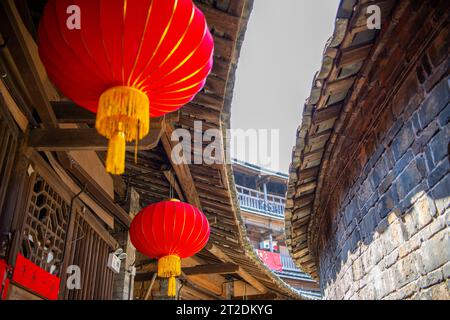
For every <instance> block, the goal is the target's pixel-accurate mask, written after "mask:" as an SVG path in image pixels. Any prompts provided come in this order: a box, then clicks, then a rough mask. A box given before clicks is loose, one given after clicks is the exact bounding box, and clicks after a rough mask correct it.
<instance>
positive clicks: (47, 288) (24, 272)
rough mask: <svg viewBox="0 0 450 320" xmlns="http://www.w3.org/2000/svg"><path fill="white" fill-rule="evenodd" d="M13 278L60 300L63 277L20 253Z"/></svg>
mask: <svg viewBox="0 0 450 320" xmlns="http://www.w3.org/2000/svg"><path fill="white" fill-rule="evenodd" d="M12 280H13V281H14V282H15V283H17V284H19V285H21V286H22V287H24V288H27V289H29V290H31V291H33V292H35V293H37V294H39V295H40V296H41V297H43V298H46V299H48V300H58V294H59V285H60V281H61V279H59V278H58V277H57V276H54V275H52V274H50V273H48V272H47V271H45V270H44V269H42V268H40V267H38V266H37V265H35V264H34V263H32V262H31V261H30V260H28V259H26V258H25V257H24V256H22V255H21V254H19V255H18V256H17V261H16V266H15V268H14V274H13V278H12Z"/></svg>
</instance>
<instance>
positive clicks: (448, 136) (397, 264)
mask: <svg viewBox="0 0 450 320" xmlns="http://www.w3.org/2000/svg"><path fill="white" fill-rule="evenodd" d="M447 35H448V31H447ZM436 43H438V42H437V41H436ZM436 47H439V48H442V43H441V45H439V46H437V45H436ZM448 70H449V58H448V42H447V45H444V50H442V49H440V50H438V49H436V48H435V47H433V46H431V47H430V49H429V50H428V52H427V53H426V54H425V55H424V56H423V58H422V59H421V60H420V63H418V64H417V65H416V66H415V68H413V70H412V71H411V72H410V73H409V75H408V77H407V78H406V79H405V80H404V81H403V82H402V84H401V87H400V88H399V90H398V93H397V94H396V96H395V98H394V99H393V101H392V103H391V107H390V108H388V110H387V111H386V112H385V113H384V115H383V116H382V117H380V121H384V122H386V125H387V126H388V127H387V130H386V131H385V132H384V133H382V134H383V137H382V138H381V139H379V140H378V141H382V142H381V143H379V144H378V145H377V148H376V150H375V152H374V153H373V154H371V155H370V157H369V160H368V161H367V163H366V165H365V166H364V169H363V170H362V173H360V174H359V176H358V177H357V179H355V180H356V182H355V183H354V184H353V186H352V187H351V188H350V189H349V190H348V191H347V192H346V194H345V197H344V200H343V201H342V203H341V205H340V206H339V207H340V208H341V209H339V211H338V213H337V214H336V215H335V217H334V219H333V221H332V222H331V224H332V226H331V228H330V229H331V230H334V232H332V234H331V236H330V237H329V238H328V240H327V242H326V243H325V245H324V247H323V248H322V249H321V250H320V252H319V263H320V268H319V269H320V282H321V288H322V291H323V293H324V295H325V297H326V298H327V299H406V298H412V299H450V281H449V276H450V262H449V261H450V232H449V231H450V208H449V206H450V175H449V152H448V151H449V141H450V123H449V120H450V104H449V96H450V79H449V78H448ZM380 134H381V133H380Z"/></svg>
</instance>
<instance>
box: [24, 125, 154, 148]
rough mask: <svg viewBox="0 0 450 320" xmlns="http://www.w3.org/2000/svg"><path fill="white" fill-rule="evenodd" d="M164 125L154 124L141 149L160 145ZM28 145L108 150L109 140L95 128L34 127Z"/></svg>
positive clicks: (132, 146)
mask: <svg viewBox="0 0 450 320" xmlns="http://www.w3.org/2000/svg"><path fill="white" fill-rule="evenodd" d="M161 134H162V125H161V124H153V126H152V128H151V129H150V133H149V134H148V135H147V136H146V137H145V138H144V139H142V140H141V141H139V144H138V149H139V150H151V149H153V148H155V147H156V146H157V145H158V142H159V138H160V137H161ZM28 146H29V147H31V148H34V149H36V150H38V151H88V150H90V151H106V150H107V148H108V140H107V139H106V138H105V137H103V136H101V135H99V134H98V133H97V130H96V129H94V128H78V129H39V128H38V129H32V130H30V133H29V136H28ZM134 148H135V144H134V143H128V145H127V150H129V151H133V150H134Z"/></svg>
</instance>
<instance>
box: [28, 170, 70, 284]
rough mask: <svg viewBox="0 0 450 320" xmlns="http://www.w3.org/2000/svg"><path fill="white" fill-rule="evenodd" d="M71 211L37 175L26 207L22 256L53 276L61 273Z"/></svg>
mask: <svg viewBox="0 0 450 320" xmlns="http://www.w3.org/2000/svg"><path fill="white" fill-rule="evenodd" d="M69 210H70V208H69V205H68V204H67V203H66V202H65V201H64V200H63V199H62V198H61V196H60V195H59V194H58V193H57V192H56V191H55V190H54V189H53V188H52V187H51V186H50V185H49V184H48V183H47V182H46V181H45V180H44V179H43V178H42V177H41V176H39V175H38V176H37V177H36V180H35V182H34V186H33V188H32V190H31V197H30V201H29V204H28V207H27V212H26V217H25V225H24V229H23V230H24V231H23V234H22V239H21V253H22V254H23V255H24V256H25V257H26V258H27V259H29V260H31V261H32V262H33V263H35V264H36V265H38V266H40V267H41V268H43V269H45V270H46V271H48V272H50V273H51V274H54V275H59V273H60V267H61V261H62V259H63V255H64V242H65V237H66V232H67V231H66V230H67V224H68V217H69Z"/></svg>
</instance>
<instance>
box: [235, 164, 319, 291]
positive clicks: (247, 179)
mask: <svg viewBox="0 0 450 320" xmlns="http://www.w3.org/2000/svg"><path fill="white" fill-rule="evenodd" d="M233 171H234V179H235V184H236V191H237V194H238V198H239V204H240V208H241V216H242V218H243V221H244V224H245V228H246V230H247V236H248V238H249V240H250V242H251V244H252V245H253V247H254V249H255V251H256V252H257V254H258V256H259V257H260V258H261V260H263V262H264V263H265V264H266V265H267V266H268V267H269V268H270V269H271V270H272V271H273V272H275V273H276V274H277V275H278V276H279V277H280V278H281V279H283V280H284V281H285V282H286V283H288V284H289V285H291V286H292V287H293V288H295V289H296V290H297V291H299V292H300V293H301V294H302V295H304V296H305V297H308V298H310V299H320V298H321V294H320V288H319V285H318V284H317V282H316V281H315V280H313V279H312V278H311V277H310V276H309V275H308V274H306V273H304V272H303V271H301V270H300V269H299V268H298V267H297V266H296V265H295V263H294V261H293V260H292V258H291V256H290V254H289V250H288V248H287V246H286V237H285V233H284V214H285V202H286V189H287V182H288V176H287V175H286V174H283V173H280V172H273V171H271V170H267V169H263V168H261V167H259V166H256V165H253V164H249V163H246V162H242V161H239V160H234V163H233Z"/></svg>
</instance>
